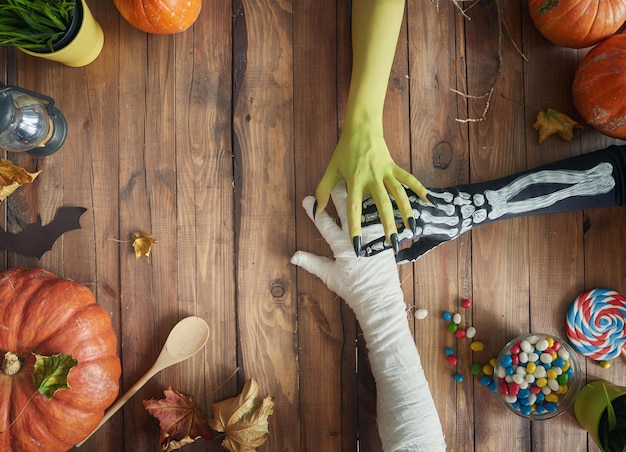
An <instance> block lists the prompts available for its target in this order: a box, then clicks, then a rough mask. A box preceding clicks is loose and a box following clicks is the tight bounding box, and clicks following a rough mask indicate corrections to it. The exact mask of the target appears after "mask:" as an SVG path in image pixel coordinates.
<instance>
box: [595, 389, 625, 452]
mask: <svg viewBox="0 0 626 452" xmlns="http://www.w3.org/2000/svg"><path fill="white" fill-rule="evenodd" d="M602 389H603V390H604V396H605V397H606V402H607V404H606V411H605V412H604V413H603V414H602V417H601V418H600V426H599V434H600V435H599V438H600V441H601V443H602V444H603V445H604V449H605V451H606V452H626V396H620V397H617V398H616V399H614V400H613V401H611V399H610V398H609V393H608V392H607V390H606V386H604V385H602Z"/></svg>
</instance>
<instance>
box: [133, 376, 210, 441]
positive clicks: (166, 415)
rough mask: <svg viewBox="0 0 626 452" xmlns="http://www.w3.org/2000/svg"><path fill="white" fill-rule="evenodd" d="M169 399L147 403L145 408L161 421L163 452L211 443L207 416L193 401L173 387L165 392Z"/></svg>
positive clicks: (146, 401) (148, 401)
mask: <svg viewBox="0 0 626 452" xmlns="http://www.w3.org/2000/svg"><path fill="white" fill-rule="evenodd" d="M163 393H164V394H165V399H161V400H144V401H143V406H144V408H145V409H146V410H147V411H148V413H150V414H151V415H152V416H154V417H155V418H157V419H158V420H159V426H160V427H161V437H160V439H159V444H160V446H161V450H164V451H171V450H176V449H180V448H181V447H183V446H184V445H185V444H190V443H193V442H194V441H195V440H197V439H199V438H203V439H205V440H207V441H210V440H211V431H210V430H209V425H208V424H207V419H206V415H205V414H204V413H203V412H202V411H201V410H200V409H199V408H196V404H195V403H194V401H193V397H191V396H188V395H185V394H182V393H180V392H178V391H176V390H175V389H173V388H172V387H171V386H169V387H168V388H167V389H166V390H165V391H163Z"/></svg>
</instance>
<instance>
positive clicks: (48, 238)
mask: <svg viewBox="0 0 626 452" xmlns="http://www.w3.org/2000/svg"><path fill="white" fill-rule="evenodd" d="M86 211H87V209H85V208H84V207H59V208H58V209H57V211H56V213H55V215H54V219H53V220H52V221H51V222H50V223H48V224H46V225H45V226H42V225H41V216H37V221H35V222H34V223H30V224H27V225H26V226H24V228H23V229H22V231H20V232H17V233H15V234H11V233H10V232H6V231H5V230H4V229H2V228H0V250H6V251H14V252H16V253H18V254H21V255H22V256H26V257H36V258H37V259H41V256H43V255H44V253H45V252H46V251H49V250H51V249H52V245H54V242H56V241H57V239H58V238H59V237H61V235H62V234H63V233H64V232H67V231H71V230H73V229H80V217H81V216H82V214H84V213H85V212H86Z"/></svg>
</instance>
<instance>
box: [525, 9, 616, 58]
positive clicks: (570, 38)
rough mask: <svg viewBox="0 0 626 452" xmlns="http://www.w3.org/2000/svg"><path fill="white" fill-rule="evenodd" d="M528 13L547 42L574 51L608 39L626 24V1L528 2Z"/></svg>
mask: <svg viewBox="0 0 626 452" xmlns="http://www.w3.org/2000/svg"><path fill="white" fill-rule="evenodd" d="M528 10H529V12H530V17H531V19H532V21H533V23H534V24H535V26H536V27H537V30H539V32H540V33H541V34H542V35H543V36H544V37H545V38H546V39H548V40H549V41H551V42H552V43H553V44H556V45H557V46H561V47H569V48H573V49H582V48H583V47H589V46H592V45H594V44H596V43H598V42H600V41H602V40H603V39H606V38H608V37H609V36H611V35H612V34H613V33H615V32H616V31H617V30H618V29H619V28H620V27H621V26H622V24H623V23H624V21H626V1H624V0H528Z"/></svg>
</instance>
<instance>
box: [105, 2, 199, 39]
mask: <svg viewBox="0 0 626 452" xmlns="http://www.w3.org/2000/svg"><path fill="white" fill-rule="evenodd" d="M113 3H114V4H115V7H116V8H117V10H118V11H119V12H120V14H121V15H122V17H123V18H124V19H126V20H127V21H128V23H129V24H131V25H133V26H134V27H136V28H139V29H140V30H142V31H145V32H146V33H154V34H173V33H179V32H181V31H185V30H186V29H187V28H189V27H191V26H192V25H193V23H194V22H195V21H196V19H197V18H198V15H199V14H200V8H201V7H202V0H113Z"/></svg>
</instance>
